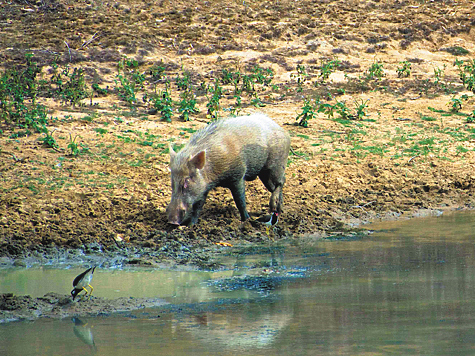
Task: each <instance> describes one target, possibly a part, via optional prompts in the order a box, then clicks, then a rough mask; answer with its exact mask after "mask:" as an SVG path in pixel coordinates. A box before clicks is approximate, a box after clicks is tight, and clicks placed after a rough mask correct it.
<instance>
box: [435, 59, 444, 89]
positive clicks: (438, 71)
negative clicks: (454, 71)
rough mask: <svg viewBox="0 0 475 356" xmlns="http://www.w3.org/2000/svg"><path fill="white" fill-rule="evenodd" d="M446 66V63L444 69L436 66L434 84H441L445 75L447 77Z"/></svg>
mask: <svg viewBox="0 0 475 356" xmlns="http://www.w3.org/2000/svg"><path fill="white" fill-rule="evenodd" d="M445 68H446V65H445V64H444V66H443V69H441V68H439V67H437V68H434V84H435V85H439V84H440V83H441V82H442V79H443V77H445Z"/></svg>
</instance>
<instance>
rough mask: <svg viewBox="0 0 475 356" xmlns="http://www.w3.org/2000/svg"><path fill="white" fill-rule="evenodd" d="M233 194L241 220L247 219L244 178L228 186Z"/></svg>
mask: <svg viewBox="0 0 475 356" xmlns="http://www.w3.org/2000/svg"><path fill="white" fill-rule="evenodd" d="M229 189H231V193H232V195H233V199H234V202H235V203H236V206H237V208H238V210H239V213H240V214H241V221H246V220H247V219H249V213H248V212H247V210H246V184H245V183H244V178H242V179H241V180H239V181H237V182H235V183H234V184H232V185H230V186H229Z"/></svg>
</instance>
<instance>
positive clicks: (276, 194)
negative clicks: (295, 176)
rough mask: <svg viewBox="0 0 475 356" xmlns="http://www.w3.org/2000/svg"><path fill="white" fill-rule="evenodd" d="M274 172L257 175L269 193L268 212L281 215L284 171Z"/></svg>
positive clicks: (268, 171)
mask: <svg viewBox="0 0 475 356" xmlns="http://www.w3.org/2000/svg"><path fill="white" fill-rule="evenodd" d="M275 173H276V172H274V171H270V170H265V171H262V172H261V173H260V174H259V178H260V179H261V181H262V183H264V185H265V187H266V188H267V190H268V191H269V192H271V193H272V194H271V197H270V201H269V210H270V212H271V213H281V212H282V200H283V195H282V187H283V186H284V183H285V174H284V170H278V172H277V174H275Z"/></svg>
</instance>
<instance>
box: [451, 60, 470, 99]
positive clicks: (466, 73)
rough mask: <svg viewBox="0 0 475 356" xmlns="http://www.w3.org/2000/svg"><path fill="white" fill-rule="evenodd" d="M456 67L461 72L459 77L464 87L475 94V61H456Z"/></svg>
mask: <svg viewBox="0 0 475 356" xmlns="http://www.w3.org/2000/svg"><path fill="white" fill-rule="evenodd" d="M454 65H455V66H457V68H458V70H459V77H460V80H461V81H462V83H463V85H464V86H465V87H466V88H467V89H468V90H471V91H472V92H474V93H475V59H472V60H471V61H468V62H464V61H463V60H460V61H459V60H458V59H456V60H455V64H454Z"/></svg>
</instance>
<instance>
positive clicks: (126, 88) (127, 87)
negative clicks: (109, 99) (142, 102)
mask: <svg viewBox="0 0 475 356" xmlns="http://www.w3.org/2000/svg"><path fill="white" fill-rule="evenodd" d="M116 78H117V79H114V82H115V84H116V87H115V88H116V90H117V92H118V95H119V97H120V98H122V99H123V100H125V101H126V102H128V103H129V104H131V105H135V104H136V103H137V98H136V97H135V84H133V82H131V81H130V80H129V79H128V78H127V77H126V76H124V75H122V74H117V76H116ZM119 84H120V86H118V85H119Z"/></svg>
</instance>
